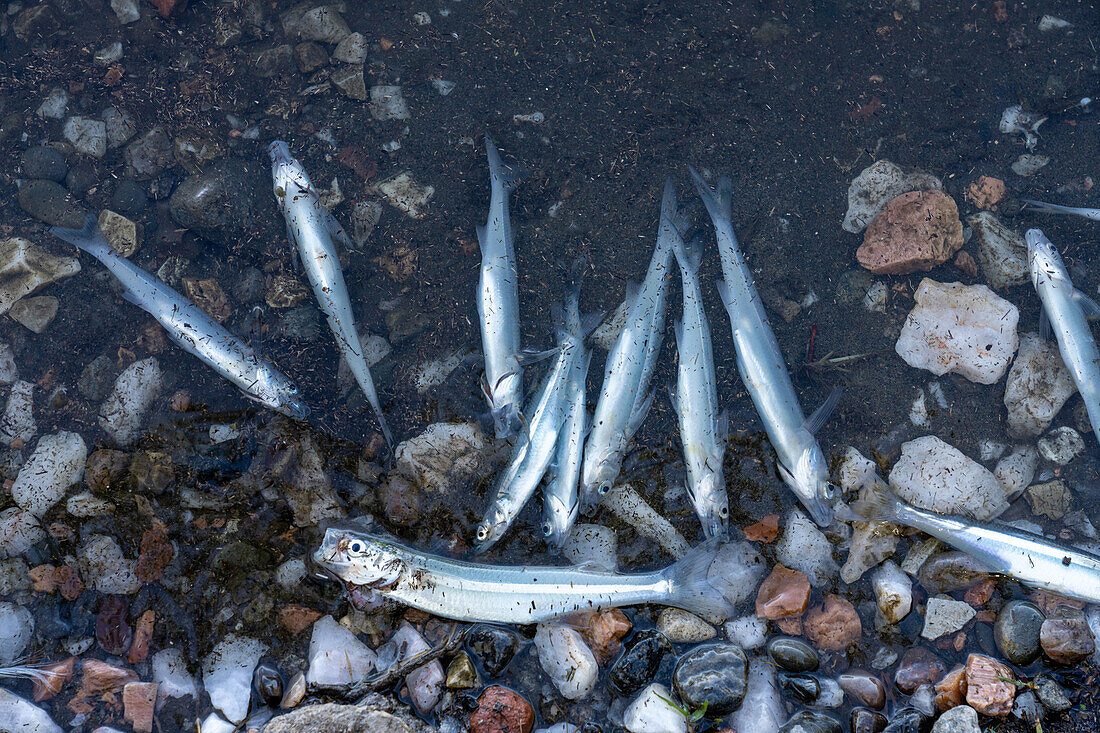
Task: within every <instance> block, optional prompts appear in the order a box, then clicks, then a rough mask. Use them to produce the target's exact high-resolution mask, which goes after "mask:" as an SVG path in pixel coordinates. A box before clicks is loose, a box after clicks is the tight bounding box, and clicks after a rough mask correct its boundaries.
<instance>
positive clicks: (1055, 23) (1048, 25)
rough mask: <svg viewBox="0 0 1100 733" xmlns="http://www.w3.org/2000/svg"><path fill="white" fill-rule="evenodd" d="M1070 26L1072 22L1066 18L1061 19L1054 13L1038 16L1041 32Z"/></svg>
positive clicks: (1059, 29)
mask: <svg viewBox="0 0 1100 733" xmlns="http://www.w3.org/2000/svg"><path fill="white" fill-rule="evenodd" d="M1072 27H1073V23H1070V22H1069V21H1068V20H1062V19H1061V18H1059V17H1057V16H1054V15H1044V16H1043V17H1042V18H1039V31H1040V32H1042V33H1049V32H1050V31H1061V30H1065V29H1066V28H1072Z"/></svg>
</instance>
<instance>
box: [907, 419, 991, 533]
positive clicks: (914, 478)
mask: <svg viewBox="0 0 1100 733" xmlns="http://www.w3.org/2000/svg"><path fill="white" fill-rule="evenodd" d="M890 486H891V488H893V490H894V493H896V494H897V495H898V496H899V497H901V498H902V499H904V500H905V501H907V502H909V503H910V504H913V505H914V506H918V507H920V508H922V509H930V510H932V511H935V512H942V513H946V514H965V515H966V516H969V517H973V518H975V519H991V518H993V517H996V516H999V515H1000V514H1001V513H1002V512H1003V511H1004V510H1005V509H1007V508H1008V501H1007V499H1006V498H1005V490H1004V487H1003V486H1001V482H1000V481H998V480H997V477H996V476H994V475H993V474H992V473H991V472H990V471H989V470H987V469H986V468H985V467H983V466H982V465H981V464H980V463H978V462H976V461H973V460H971V459H969V458H967V457H966V456H965V455H963V454H962V453H961V452H960V451H959V450H957V449H955V448H953V447H952V446H950V445H948V444H947V443H945V442H943V441H942V440H940V439H939V438H937V437H936V436H934V435H926V436H924V437H923V438H917V439H916V440H910V441H909V442H908V443H904V444H903V445H902V446H901V457H900V458H898V461H897V463H895V464H894V468H893V469H892V470H891V471H890Z"/></svg>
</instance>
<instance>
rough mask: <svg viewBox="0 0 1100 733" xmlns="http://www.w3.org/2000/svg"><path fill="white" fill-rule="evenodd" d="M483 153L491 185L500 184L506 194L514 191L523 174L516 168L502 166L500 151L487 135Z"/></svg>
mask: <svg viewBox="0 0 1100 733" xmlns="http://www.w3.org/2000/svg"><path fill="white" fill-rule="evenodd" d="M485 152H486V154H487V155H488V157H489V177H490V179H491V180H492V182H493V184H494V185H496V184H500V186H501V187H502V188H503V189H504V190H505V191H506V192H507V191H514V190H516V188H518V187H519V184H520V181H522V180H523V172H522V171H521V170H519V169H518V168H514V167H512V166H508V165H504V161H503V160H501V157H500V151H499V150H497V146H496V145H494V144H493V140H492V138H490V137H489V136H488V135H486V136H485Z"/></svg>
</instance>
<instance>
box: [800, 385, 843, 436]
mask: <svg viewBox="0 0 1100 733" xmlns="http://www.w3.org/2000/svg"><path fill="white" fill-rule="evenodd" d="M843 395H844V388H843V387H837V388H835V389H834V390H833V391H832V392H830V393H829V396H828V397H826V398H825V401H824V402H822V403H821V407H819V408H817V409H816V410H814V414H812V415H810V416H809V417H808V418H806V420H805V422H803V423H802V427H804V428H806V430H807V431H809V433H810V434H811V435H813V434H815V433H817V431H818V430H820V429H821V426H822V425H824V424H825V421H826V420H828V419H829V416H830V415H831V414H833V410H835V409H836V406H837V405H838V404H840V398H841V397H842V396H843Z"/></svg>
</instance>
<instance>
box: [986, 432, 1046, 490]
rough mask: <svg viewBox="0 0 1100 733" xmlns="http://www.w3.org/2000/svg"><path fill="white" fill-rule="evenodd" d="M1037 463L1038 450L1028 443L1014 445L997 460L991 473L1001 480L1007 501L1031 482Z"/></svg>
mask: <svg viewBox="0 0 1100 733" xmlns="http://www.w3.org/2000/svg"><path fill="white" fill-rule="evenodd" d="M1038 465H1039V451H1037V450H1036V449H1035V447H1034V446H1030V445H1018V446H1016V447H1015V448H1013V449H1012V452H1011V453H1009V454H1008V455H1007V456H1005V457H1004V458H1002V459H1001V460H1000V461H998V462H997V467H996V468H994V469H993V475H994V476H996V477H997V480H998V481H1000V482H1001V486H1002V487H1004V490H1005V496H1006V497H1007V498H1008V500H1009V501H1011V500H1012V499H1014V498H1015V497H1016V496H1017V495H1019V493H1020V492H1021V491H1023V490H1024V488H1025V487H1027V485H1028V484H1030V483H1031V480H1032V479H1033V478H1034V477H1035V468H1036V467H1037V466H1038Z"/></svg>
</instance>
